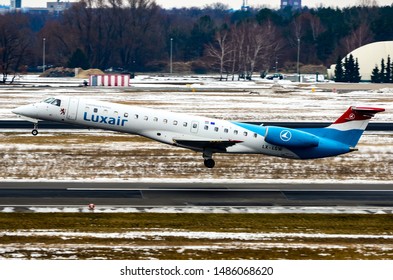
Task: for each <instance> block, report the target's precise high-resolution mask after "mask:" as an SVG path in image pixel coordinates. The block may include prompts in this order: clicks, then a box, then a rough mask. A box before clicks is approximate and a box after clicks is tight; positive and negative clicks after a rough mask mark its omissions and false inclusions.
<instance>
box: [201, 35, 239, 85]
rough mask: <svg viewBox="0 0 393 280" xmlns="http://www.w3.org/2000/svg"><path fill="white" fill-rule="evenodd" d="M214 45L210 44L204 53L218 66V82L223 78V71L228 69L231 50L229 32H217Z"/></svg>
mask: <svg viewBox="0 0 393 280" xmlns="http://www.w3.org/2000/svg"><path fill="white" fill-rule="evenodd" d="M214 38H215V42H214V44H212V43H210V44H208V45H207V46H206V52H207V55H208V56H209V57H212V58H213V59H214V61H215V63H216V64H218V65H219V67H218V68H219V71H220V81H221V80H222V78H223V73H224V70H225V69H226V68H227V67H228V63H229V62H230V60H231V54H232V52H233V49H232V48H231V45H230V41H229V31H228V30H225V29H224V30H221V31H217V32H216V35H215V37H214Z"/></svg>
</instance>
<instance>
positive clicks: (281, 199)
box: [0, 181, 393, 207]
mask: <svg viewBox="0 0 393 280" xmlns="http://www.w3.org/2000/svg"><path fill="white" fill-rule="evenodd" d="M90 203H94V204H96V205H110V206H114V207H162V206H175V207H182V206H183V207H184V206H228V207H247V206H286V207H290V206H296V207H301V206H319V207H324V206H330V207H331V206H367V207H392V206H393V184H268V183H264V184H261V183H247V184H244V183H134V182H132V183H128V182H124V183H112V182H110V183H105V182H99V183H95V182H86V183H83V182H38V181H26V182H0V206H1V207H5V206H13V207H18V206H19V207H22V206H62V207H64V206H80V205H87V204H90Z"/></svg>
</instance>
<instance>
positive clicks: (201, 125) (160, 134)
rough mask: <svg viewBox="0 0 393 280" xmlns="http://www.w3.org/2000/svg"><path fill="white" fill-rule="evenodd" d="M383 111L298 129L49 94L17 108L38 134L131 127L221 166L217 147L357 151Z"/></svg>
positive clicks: (297, 153)
mask: <svg viewBox="0 0 393 280" xmlns="http://www.w3.org/2000/svg"><path fill="white" fill-rule="evenodd" d="M383 111H385V109H382V108H372V107H356V106H351V107H349V108H348V110H346V111H345V113H344V114H343V115H342V116H341V117H340V118H338V119H337V120H336V121H335V122H334V123H332V124H331V125H330V126H328V127H323V128H298V129H294V128H286V127H278V126H264V125H254V124H248V123H244V122H236V121H227V120H221V119H216V118H210V117H203V116H193V115H188V114H182V113H174V112H170V111H164V110H156V109H150V108H145V107H137V106H131V105H124V104H117V103H110V102H103V101H97V100H89V99H84V98H79V97H49V98H47V99H45V100H43V101H41V102H38V103H34V104H29V105H24V106H21V107H18V108H15V109H14V110H12V112H13V113H15V114H16V115H19V116H21V117H23V118H25V119H27V120H29V121H31V122H32V123H33V124H34V127H33V130H32V134H33V135H34V136H35V135H37V134H38V121H39V120H46V121H54V122H62V123H68V124H74V125H81V126H85V127H89V128H98V129H106V130H112V131H118V132H124V133H131V134H136V135H140V136H144V137H147V138H150V139H153V140H155V141H159V142H162V143H165V144H169V145H173V146H177V147H182V148H187V149H190V150H193V151H197V152H201V153H202V157H203V159H204V165H205V166H206V167H207V168H213V167H214V166H215V161H214V159H213V154H215V153H234V154H265V155H269V156H277V157H282V158H290V159H316V158H324V157H332V156H337V155H341V154H345V153H349V152H353V151H357V149H356V145H357V143H358V141H359V139H360V137H361V136H362V134H363V131H364V130H365V129H366V127H367V124H368V122H369V121H370V119H371V118H372V117H374V115H375V114H376V113H380V112H383Z"/></svg>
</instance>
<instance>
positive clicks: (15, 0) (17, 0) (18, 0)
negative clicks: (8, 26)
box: [10, 0, 22, 10]
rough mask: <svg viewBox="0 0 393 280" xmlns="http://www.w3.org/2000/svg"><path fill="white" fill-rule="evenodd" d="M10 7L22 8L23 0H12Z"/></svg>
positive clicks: (13, 8)
mask: <svg viewBox="0 0 393 280" xmlns="http://www.w3.org/2000/svg"><path fill="white" fill-rule="evenodd" d="M10 8H11V10H15V9H20V8H22V0H11V3H10Z"/></svg>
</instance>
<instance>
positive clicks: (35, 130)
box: [31, 123, 38, 136]
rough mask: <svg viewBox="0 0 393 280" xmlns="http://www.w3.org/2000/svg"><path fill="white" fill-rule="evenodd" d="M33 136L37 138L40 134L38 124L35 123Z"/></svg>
mask: <svg viewBox="0 0 393 280" xmlns="http://www.w3.org/2000/svg"><path fill="white" fill-rule="evenodd" d="M31 134H33V136H37V134H38V123H34V128H33V130H32V131H31Z"/></svg>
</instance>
